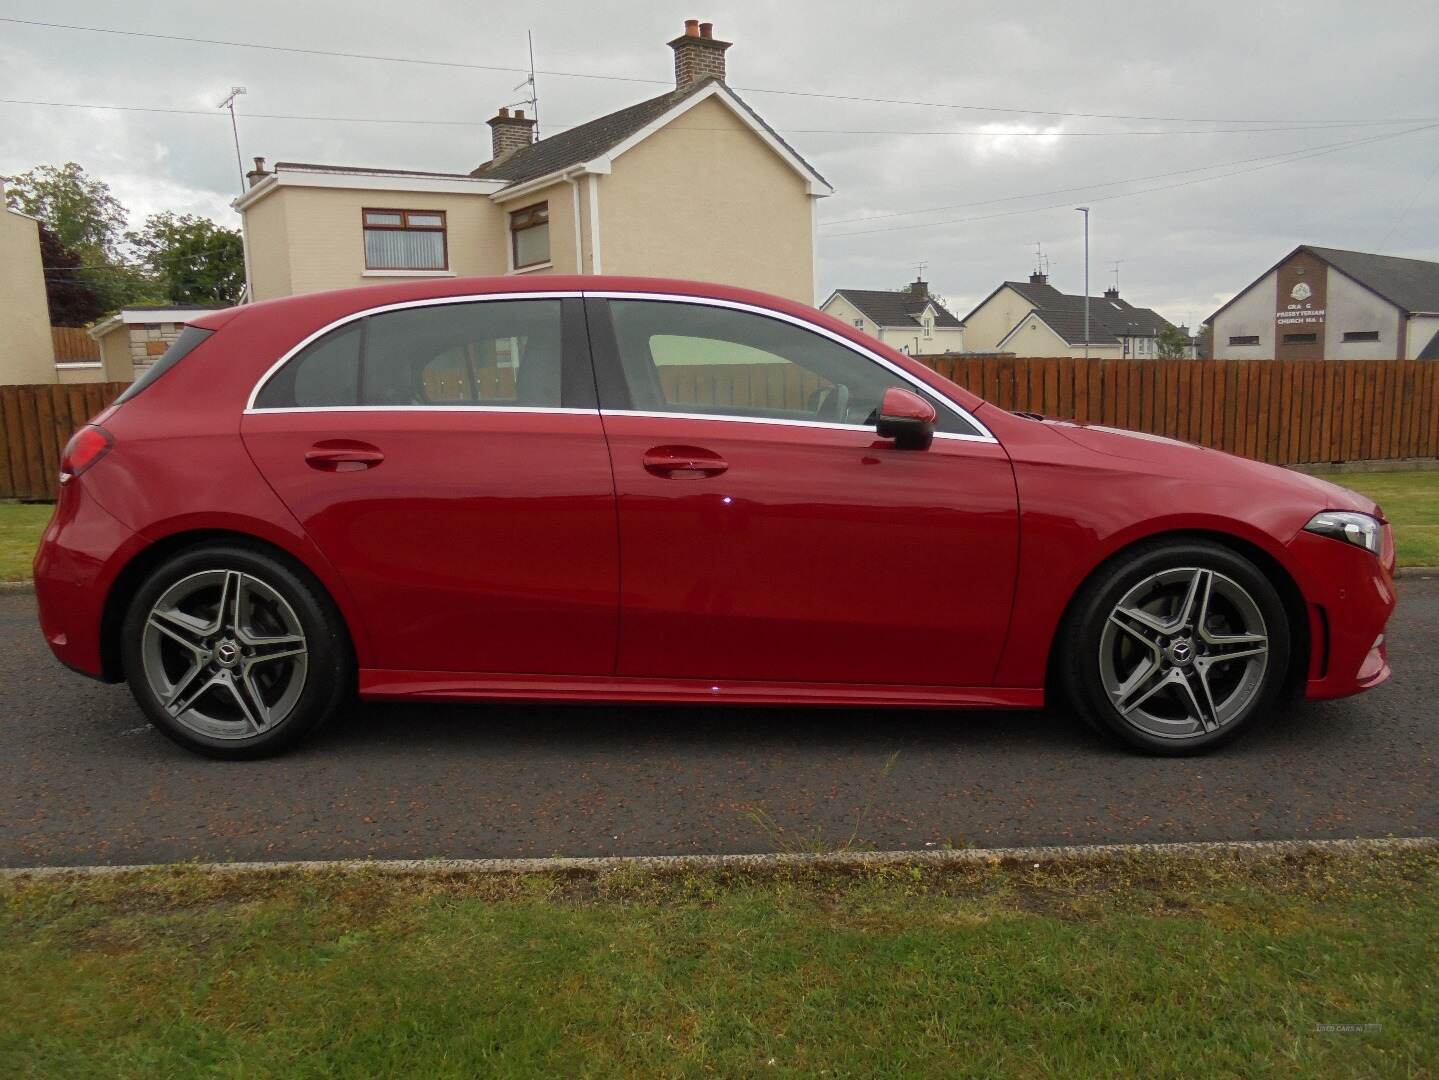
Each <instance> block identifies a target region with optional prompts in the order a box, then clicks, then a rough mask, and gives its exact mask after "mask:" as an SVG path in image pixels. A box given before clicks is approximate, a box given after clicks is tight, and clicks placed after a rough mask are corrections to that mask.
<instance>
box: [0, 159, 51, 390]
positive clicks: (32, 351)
mask: <svg viewBox="0 0 1439 1080" xmlns="http://www.w3.org/2000/svg"><path fill="white" fill-rule="evenodd" d="M55 379H56V374H55V351H54V346H53V345H52V344H51V341H50V309H49V307H48V305H47V304H46V302H45V271H44V269H43V264H42V263H41V261H40V223H39V222H38V221H36V220H35V219H34V218H32V217H28V216H26V215H25V214H21V213H17V212H16V211H14V210H9V209H6V208H5V188H4V185H3V184H0V385H15V384H24V383H53V382H54V381H55Z"/></svg>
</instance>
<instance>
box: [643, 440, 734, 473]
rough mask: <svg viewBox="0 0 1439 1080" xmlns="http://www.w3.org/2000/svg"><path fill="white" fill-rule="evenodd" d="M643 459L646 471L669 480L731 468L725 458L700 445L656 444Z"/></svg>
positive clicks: (719, 471) (646, 452) (720, 471)
mask: <svg viewBox="0 0 1439 1080" xmlns="http://www.w3.org/2000/svg"><path fill="white" fill-rule="evenodd" d="M641 460H642V461H643V463H644V467H645V471H646V472H649V473H653V474H654V475H655V476H662V477H664V478H665V479H667V480H698V479H703V478H704V477H707V476H718V475H719V474H720V473H722V472H724V471H725V470H726V469H728V468H729V462H727V461H725V459H724V458H722V457H720V456H719V455H718V454H716V453H715V452H714V451H713V450H706V449H704V448H703V447H700V446H655V447H651V448H650V449H649V450H646V451H645V455H644V457H643V458H642V459H641Z"/></svg>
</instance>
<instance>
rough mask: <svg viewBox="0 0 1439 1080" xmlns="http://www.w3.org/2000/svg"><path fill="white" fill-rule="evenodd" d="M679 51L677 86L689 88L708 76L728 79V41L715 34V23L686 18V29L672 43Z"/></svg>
mask: <svg viewBox="0 0 1439 1080" xmlns="http://www.w3.org/2000/svg"><path fill="white" fill-rule="evenodd" d="M669 45H670V48H671V49H673V50H674V51H675V89H676V90H687V89H689V88H690V87H691V86H694V85H695V84H696V83H698V82H703V81H704V80H705V79H718V80H719V81H720V82H724V80H725V56H724V54H725V50H726V49H728V48H729V47H730V43H729V42H728V41H720V40H719V39H718V38H716V37H715V36H714V23H702V22H700V21H699V20H698V19H686V20H685V32H684V33H683V34H681V35H680V36H679V37H677V38H675V39H674V40H673V41H671V42H670V43H669Z"/></svg>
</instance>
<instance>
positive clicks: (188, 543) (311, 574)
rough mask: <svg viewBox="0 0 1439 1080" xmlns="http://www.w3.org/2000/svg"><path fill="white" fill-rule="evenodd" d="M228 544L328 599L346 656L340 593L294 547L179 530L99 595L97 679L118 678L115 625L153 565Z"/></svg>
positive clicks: (218, 531)
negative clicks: (271, 562)
mask: <svg viewBox="0 0 1439 1080" xmlns="http://www.w3.org/2000/svg"><path fill="white" fill-rule="evenodd" d="M215 543H221V544H234V545H238V546H242V547H248V548H251V549H253V550H255V551H259V552H262V553H263V554H265V555H268V556H269V557H270V558H273V559H275V560H276V561H277V562H281V563H283V564H285V566H287V567H288V568H289V569H290V570H291V571H293V572H294V573H296V574H297V575H299V576H300V577H302V578H304V579H305V580H307V581H308V582H309V583H310V585H311V586H312V587H313V588H314V589H315V590H316V592H318V593H319V594H320V596H321V597H323V598H324V599H326V600H328V601H329V602H330V603H331V604H332V605H333V606H334V608H335V611H336V612H337V614H338V615H339V620H340V623H341V625H342V626H343V627H344V628H345V633H346V636H347V637H348V639H349V647H350V651H351V655H352V656H353V655H354V654H355V652H356V633H355V631H356V627H355V626H354V624H353V622H352V620H351V617H350V613H349V612H348V611H347V610H346V605H345V603H344V602H343V600H342V598H341V597H340V596H338V595H336V590H335V589H333V588H331V587H330V585H329V584H328V583H327V582H326V580H325V577H324V575H322V574H319V573H316V571H315V570H314V568H313V567H311V566H310V565H309V563H307V562H306V561H305V559H303V558H302V557H301V556H299V555H298V554H296V553H295V552H294V551H291V550H290V549H288V548H286V547H285V546H284V545H282V544H278V543H276V542H274V541H273V540H268V539H265V538H264V537H260V536H257V535H255V534H254V533H249V532H244V531H241V530H237V529H229V528H195V529H185V530H182V531H179V532H174V533H170V534H168V535H166V536H163V537H160V538H159V539H157V540H155V541H153V542H152V543H150V544H148V545H147V546H145V547H143V548H141V549H140V550H139V551H138V552H136V553H135V554H134V556H132V557H131V559H130V561H129V562H127V563H126V564H125V565H124V567H122V568H121V570H120V572H119V573H118V574H117V575H116V576H115V580H114V582H113V583H112V584H111V586H110V590H109V592H108V593H107V594H106V596H105V607H104V610H103V611H102V613H101V616H100V669H101V678H102V679H104V680H105V681H106V682H121V681H123V680H124V678H125V671H124V664H123V663H122V661H121V654H120V628H121V625H122V623H123V622H124V620H125V613H126V611H128V610H129V607H130V602H131V601H132V600H133V599H134V597H135V593H136V592H137V591H138V590H139V588H140V585H141V584H142V583H143V582H144V580H145V579H146V578H147V577H148V576H149V575H150V573H151V572H152V571H153V570H154V569H155V568H156V567H158V566H161V565H162V564H164V563H165V562H166V561H168V560H169V559H172V558H174V557H175V556H176V555H179V554H180V553H182V552H185V551H189V550H191V549H192V548H196V547H200V546H202V545H204V544H215Z"/></svg>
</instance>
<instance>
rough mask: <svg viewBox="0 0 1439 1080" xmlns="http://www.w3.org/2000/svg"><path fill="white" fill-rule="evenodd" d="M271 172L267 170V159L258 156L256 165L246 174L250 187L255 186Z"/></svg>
mask: <svg viewBox="0 0 1439 1080" xmlns="http://www.w3.org/2000/svg"><path fill="white" fill-rule="evenodd" d="M268 175H269V174H268V173H267V172H265V159H264V158H262V157H257V158H256V159H255V167H254V168H253V169H251V170H250V171H249V172H247V173H246V174H245V180H246V182H247V183H248V184H249V186H250V187H254V186H255V185H256V184H258V183H259V182H260V181H261V180H263V179H265V177H266V176H268Z"/></svg>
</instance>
